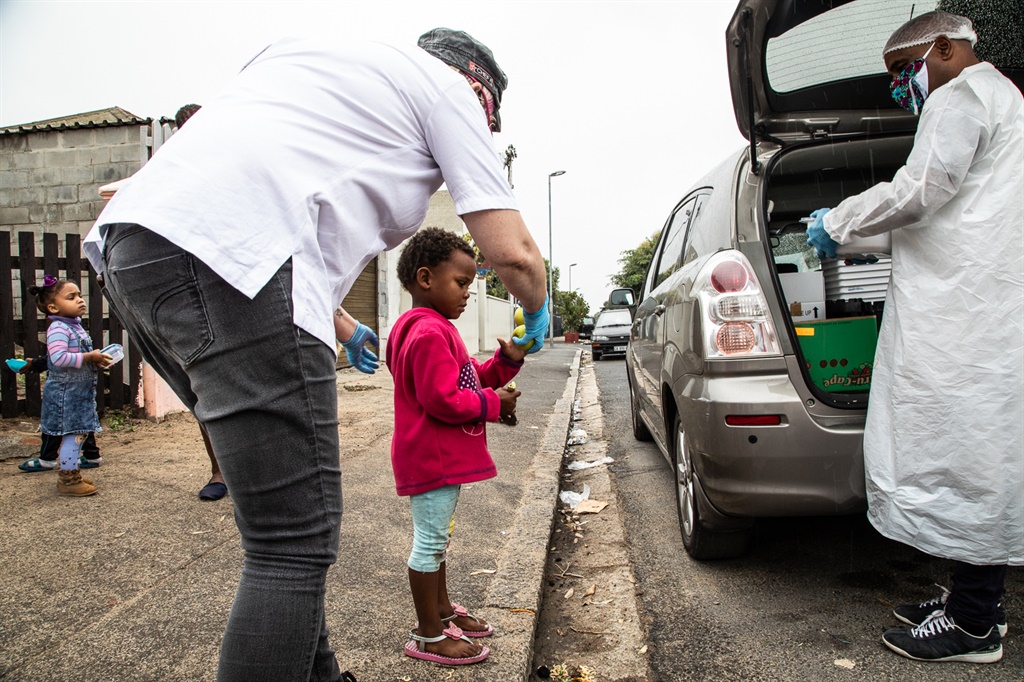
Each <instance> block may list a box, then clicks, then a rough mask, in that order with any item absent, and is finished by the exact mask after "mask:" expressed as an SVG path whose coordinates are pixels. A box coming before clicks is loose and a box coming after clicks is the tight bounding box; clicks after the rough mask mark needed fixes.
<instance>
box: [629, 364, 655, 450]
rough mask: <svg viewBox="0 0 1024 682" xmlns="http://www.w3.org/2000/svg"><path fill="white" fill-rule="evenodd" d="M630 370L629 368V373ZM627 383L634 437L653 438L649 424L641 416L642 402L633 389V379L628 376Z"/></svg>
mask: <svg viewBox="0 0 1024 682" xmlns="http://www.w3.org/2000/svg"><path fill="white" fill-rule="evenodd" d="M628 373H629V370H628V369H627V374H628ZM626 383H627V384H628V385H629V412H630V415H631V417H632V421H633V437H634V438H636V439H637V440H641V441H649V440H651V431H650V429H648V428H647V424H644V420H643V418H642V417H641V416H640V403H639V401H638V400H637V397H636V391H635V390H633V380H632V379H629V378H627V379H626Z"/></svg>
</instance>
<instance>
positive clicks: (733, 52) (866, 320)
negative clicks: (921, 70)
mask: <svg viewBox="0 0 1024 682" xmlns="http://www.w3.org/2000/svg"><path fill="white" fill-rule="evenodd" d="M935 5H937V2H927V1H925V2H922V1H921V0H885V1H884V2H880V1H878V0H851V1H847V2H843V1H842V0H834V1H833V2H829V3H819V2H799V1H796V0H742V1H741V2H740V3H739V6H738V8H737V10H736V13H735V14H734V16H733V19H732V20H731V22H730V25H729V27H728V31H727V42H728V51H729V71H730V79H731V85H732V96H733V103H734V106H735V110H736V118H737V123H738V125H739V126H740V129H741V131H742V132H743V133H744V136H745V137H746V138H747V139H748V140H750V146H749V148H746V149H743V150H741V151H738V152H737V153H735V154H734V155H732V156H730V157H729V158H727V159H726V160H725V161H724V162H723V163H721V164H720V165H719V166H718V167H717V168H715V169H714V170H712V171H711V172H710V173H709V174H708V175H706V176H705V177H704V178H703V179H702V180H701V181H700V182H698V183H697V184H696V185H695V186H694V187H693V188H692V189H691V190H690V191H689V192H687V193H686V194H685V195H684V196H683V197H682V200H681V201H680V202H679V203H678V204H677V205H676V206H675V208H674V209H673V210H672V212H671V214H670V215H669V217H668V219H667V220H666V222H665V224H664V226H663V228H662V232H661V237H660V241H659V243H658V245H657V248H656V250H655V254H654V258H653V260H652V262H651V265H650V268H649V271H648V273H647V277H646V281H645V283H644V285H643V288H642V290H641V292H640V294H639V296H638V306H637V309H636V313H635V317H634V321H633V325H632V328H631V336H630V342H629V346H628V349H627V354H626V373H627V376H628V380H629V382H628V383H629V389H630V402H631V411H632V419H633V431H634V435H635V436H636V437H637V438H639V439H651V438H653V440H654V441H655V442H656V443H657V445H658V447H659V449H660V450H661V451H662V453H663V454H664V456H665V457H666V458H667V459H668V460H669V462H670V464H671V465H672V469H673V472H674V476H675V479H676V490H677V499H678V512H679V519H680V527H681V531H682V537H683V543H684V545H685V547H686V550H687V551H688V552H689V553H690V554H691V555H692V556H693V557H694V558H697V559H715V558H726V557H732V556H736V555H739V554H741V553H743V552H744V551H745V549H746V547H747V545H748V542H749V540H750V538H751V535H752V528H753V522H754V519H755V518H757V517H767V516H816V515H835V514H850V513H856V512H861V511H863V510H864V509H866V503H865V490H864V465H863V455H862V436H863V428H864V422H865V416H866V408H867V401H868V396H869V392H870V382H871V366H872V363H873V360H874V348H875V341H876V334H877V328H878V323H879V321H880V320H881V315H882V312H883V307H884V299H885V292H886V288H887V285H888V279H889V266H888V262H889V260H888V258H886V257H885V253H886V245H885V244H884V243H883V240H879V241H878V242H877V243H861V244H859V245H851V246H849V247H845V248H847V251H846V254H847V257H848V258H849V257H856V255H859V254H860V255H868V254H870V255H873V256H876V257H877V256H881V258H880V259H879V261H878V262H877V263H874V264H851V263H846V262H837V261H827V262H825V263H819V262H818V259H817V256H816V255H815V253H814V251H813V249H811V248H809V247H808V246H807V245H806V238H805V231H806V227H807V225H806V223H805V222H802V220H801V219H803V218H805V217H806V216H808V215H809V214H810V213H811V212H812V211H813V210H815V209H817V208H821V207H825V206H835V205H837V204H838V203H839V202H840V201H842V199H844V198H845V197H847V196H850V195H853V194H857V193H859V192H862V191H864V190H866V189H867V188H869V187H871V186H873V185H874V184H876V183H878V182H883V181H887V180H891V179H892V177H893V175H894V174H895V172H896V171H897V170H898V169H899V168H900V167H901V166H902V165H903V164H904V163H905V161H906V158H907V156H908V154H909V152H910V149H911V146H912V142H913V135H914V131H915V128H916V124H917V119H916V117H914V116H913V115H911V114H908V113H907V112H904V111H903V110H902V109H899V108H898V106H897V105H896V104H895V102H893V101H892V99H891V98H890V96H889V87H888V85H889V80H890V79H889V77H888V75H886V74H885V72H884V67H883V63H882V59H881V47H882V45H883V44H884V42H885V40H886V39H887V38H888V36H889V35H890V34H891V33H892V31H893V30H895V29H896V28H897V27H898V26H899V25H900V24H902V23H903V22H904V21H906V19H907V18H908V17H909V16H911V13H912V12H915V11H916V12H926V11H929V10H931V9H935ZM823 37H827V40H825V39H824V38H823ZM825 54H827V55H828V59H827V60H826V61H825V62H822V61H821V60H820V59H817V58H814V57H817V56H822V55H825ZM996 66H997V67H998V66H999V65H998V64H997V65H996ZM1002 70H1003V72H1004V73H1006V75H1008V76H1009V77H1011V78H1012V79H1014V80H1015V82H1017V83H1018V87H1019V86H1020V82H1021V79H1020V76H1021V74H1020V71H1019V70H1016V71H1014V70H1009V69H1002ZM841 253H842V252H841ZM841 258H842V256H841Z"/></svg>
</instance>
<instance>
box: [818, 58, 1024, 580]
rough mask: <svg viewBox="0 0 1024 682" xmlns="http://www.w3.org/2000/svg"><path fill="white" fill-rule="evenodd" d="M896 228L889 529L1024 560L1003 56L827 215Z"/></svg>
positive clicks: (876, 423)
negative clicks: (888, 168)
mask: <svg viewBox="0 0 1024 682" xmlns="http://www.w3.org/2000/svg"><path fill="white" fill-rule="evenodd" d="M824 224H825V229H826V230H827V231H828V233H829V234H830V235H832V237H833V239H835V240H836V241H837V242H839V243H844V242H846V241H849V240H850V239H852V238H854V237H863V236H869V235H875V234H880V233H882V232H890V231H891V232H892V279H891V280H890V283H889V291H888V294H887V296H886V301H885V313H884V315H883V319H882V328H881V332H880V333H879V339H878V348H877V350H876V353H875V367H874V370H873V371H874V374H873V379H872V386H871V397H870V401H869V405H868V414H867V424H866V426H865V431H864V469H865V473H866V478H867V494H868V516H869V518H870V520H871V522H872V524H873V525H874V526H875V528H877V529H878V531H879V532H880V533H882V534H883V535H885V536H886V537H889V538H892V539H894V540H898V541H900V542H903V543H905V544H908V545H910V546H912V547H916V548H917V549H919V550H921V551H923V552H927V553H928V554H930V555H933V556H938V557H944V558H947V559H955V560H958V561H963V562H966V563H970V564H975V565H998V564H1010V565H1016V566H1019V565H1024V100H1022V97H1021V93H1020V91H1019V90H1017V88H1016V87H1015V86H1014V85H1013V84H1012V83H1011V82H1010V81H1009V80H1008V79H1006V78H1005V77H1003V76H1002V75H1001V74H1000V73H999V72H998V71H997V70H996V69H995V68H994V67H992V65H991V64H988V63H981V64H978V65H975V66H972V67H969V68H967V69H965V70H964V71H963V72H962V73H961V74H960V75H959V76H957V77H956V78H955V79H953V80H951V81H950V82H949V83H946V84H945V85H943V86H941V87H939V88H938V89H936V90H935V92H933V93H932V94H931V95H930V96H929V98H928V100H927V101H926V103H925V105H924V109H923V111H922V114H921V119H920V122H919V125H918V130H917V134H916V137H915V140H914V147H913V150H912V151H911V153H910V156H909V157H908V159H907V164H906V166H904V167H903V168H901V169H900V170H899V171H898V172H897V173H896V176H895V177H894V178H893V181H892V182H890V183H881V184H879V185H876V186H875V187H872V188H871V189H869V190H867V191H866V192H863V193H861V194H859V195H857V196H853V197H850V198H848V199H846V200H845V201H843V202H842V203H841V204H839V206H837V207H836V208H835V209H833V210H832V211H831V212H829V213H828V214H827V215H826V216H825V218H824Z"/></svg>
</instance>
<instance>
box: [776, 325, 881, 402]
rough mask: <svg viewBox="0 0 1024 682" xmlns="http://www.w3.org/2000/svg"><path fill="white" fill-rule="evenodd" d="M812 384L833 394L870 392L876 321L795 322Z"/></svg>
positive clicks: (875, 342) (876, 332) (875, 340)
mask: <svg viewBox="0 0 1024 682" xmlns="http://www.w3.org/2000/svg"><path fill="white" fill-rule="evenodd" d="M793 327H794V328H795V329H796V336H797V338H798V339H799V340H800V348H801V350H803V353H804V361H805V363H806V366H807V369H808V370H809V372H810V375H811V381H813V382H814V385H815V386H817V387H818V388H821V389H824V390H826V391H829V392H832V393H845V392H852V391H867V390H870V388H871V372H872V368H873V366H874V364H875V346H876V345H877V343H878V326H877V322H876V321H875V317H874V316H873V315H872V316H868V317H843V318H839V319H835V320H817V321H814V322H795V323H794V324H793Z"/></svg>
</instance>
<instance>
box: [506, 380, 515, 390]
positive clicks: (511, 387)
mask: <svg viewBox="0 0 1024 682" xmlns="http://www.w3.org/2000/svg"><path fill="white" fill-rule="evenodd" d="M505 390H506V391H514V390H516V382H514V381H510V382H508V383H507V384H505Z"/></svg>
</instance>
